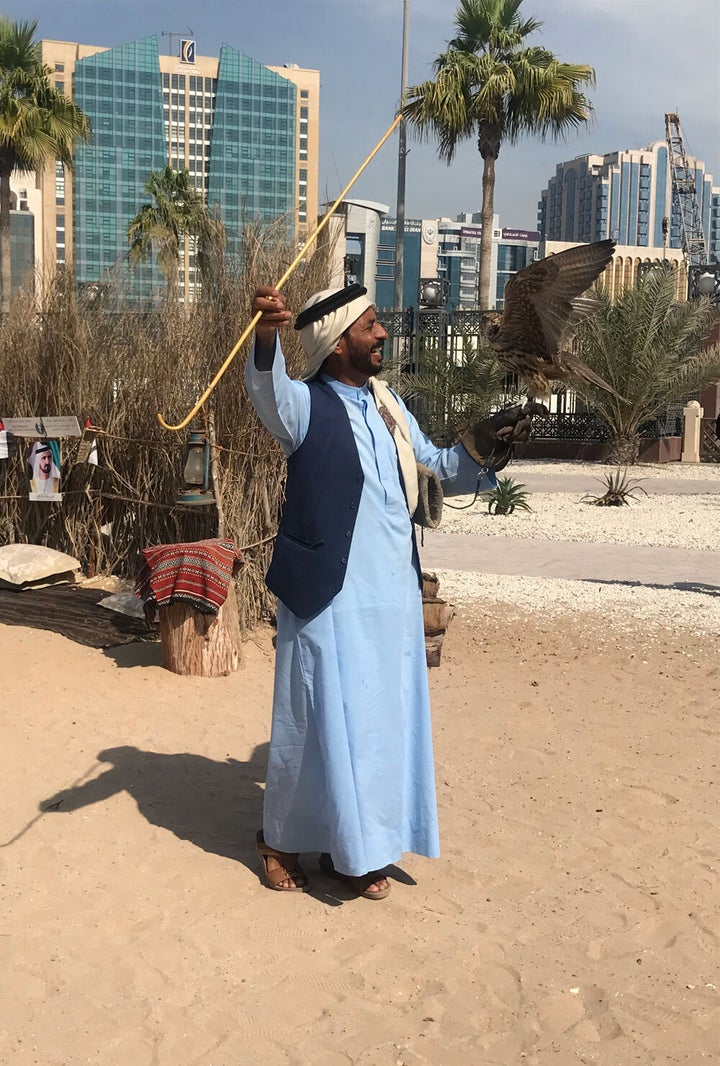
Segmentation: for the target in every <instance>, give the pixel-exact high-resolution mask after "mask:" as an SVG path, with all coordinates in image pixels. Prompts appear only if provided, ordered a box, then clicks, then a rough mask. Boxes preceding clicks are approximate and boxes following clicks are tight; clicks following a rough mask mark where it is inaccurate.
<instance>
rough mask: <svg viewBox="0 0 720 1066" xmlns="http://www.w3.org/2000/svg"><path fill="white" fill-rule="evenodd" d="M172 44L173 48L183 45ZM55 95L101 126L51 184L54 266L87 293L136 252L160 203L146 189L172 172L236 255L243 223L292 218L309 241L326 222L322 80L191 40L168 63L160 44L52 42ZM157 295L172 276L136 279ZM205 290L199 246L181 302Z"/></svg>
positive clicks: (150, 274) (188, 253)
mask: <svg viewBox="0 0 720 1066" xmlns="http://www.w3.org/2000/svg"><path fill="white" fill-rule="evenodd" d="M171 40H172V38H171ZM42 54H43V60H44V62H45V63H46V64H47V65H48V66H49V67H50V69H51V71H53V73H54V77H55V85H56V87H57V88H59V89H61V90H62V91H64V92H65V93H67V94H68V95H69V96H72V97H73V99H74V100H75V102H76V103H77V104H78V106H79V107H81V108H82V110H83V111H84V112H85V113H86V114H87V115H88V117H89V118H90V121H91V122H92V126H93V131H94V136H93V139H92V141H91V142H90V143H89V144H79V145H78V146H77V148H76V157H75V169H74V172H72V173H68V172H66V171H65V170H64V169H63V167H62V166H61V165H59V164H58V165H57V167H56V172H55V174H54V175H50V174H47V173H46V174H45V175H43V178H42V182H41V185H42V232H43V260H44V263H45V265H46V266H51V267H52V266H53V265H54V264H58V265H62V264H64V263H66V262H70V261H72V262H73V263H74V267H75V273H76V277H77V281H78V283H79V284H81V285H82V284H88V283H94V282H97V281H99V280H101V279H102V278H103V276H104V275H105V274H106V272H107V271H109V270H111V268H113V267H114V266H115V265H116V264H118V262H120V261H121V260H122V258H123V257H124V256H125V255H126V253H127V250H128V241H127V228H128V225H129V224H130V222H131V221H132V219H133V218H134V217H135V215H136V214H137V212H138V210H139V209H140V207H142V205H143V204H145V203H147V202H148V200H149V197H148V194H147V193H146V192H145V190H144V184H145V182H146V181H147V178H148V177H149V175H150V174H151V172H153V171H158V170H161V169H162V168H163V167H164V166H165V165H167V164H169V165H170V166H171V167H172V168H173V169H174V170H181V169H186V170H188V171H189V173H190V177H191V180H192V182H193V184H194V185H195V187H196V188H197V189H199V190H201V191H202V192H203V193H204V196H205V199H206V202H207V204H208V207H209V208H210V210H211V212H216V213H217V215H218V217H219V218H220V219H221V220H222V221H223V223H224V225H225V227H226V231H227V235H228V246H229V250H230V251H231V252H235V253H237V252H240V251H241V247H240V245H241V232H242V227H243V223H244V222H245V221H251V220H256V219H263V220H265V221H269V222H270V221H276V220H278V219H286V220H287V224H288V230H289V232H290V233H291V234H293V235H294V236H295V237H296V238H297V239H298V240H302V237H303V236H304V235H305V234H306V233H307V232H308V227H309V225H311V224H314V222H315V219H316V218H317V199H318V133H319V92H320V78H319V72H318V71H316V70H303V69H301V68H299V67H297V66H296V65H288V66H283V67H266V66H263V65H262V64H261V63H258V62H257V61H256V60H254V59H251V58H250V57H248V56H246V55H243V54H242V53H241V52H239V51H238V50H237V49H235V48H232V47H230V46H229V45H223V47H222V48H221V50H220V55H219V57H217V58H212V57H209V56H201V55H197V54H196V50H195V42H194V41H192V40H189V39H188V40H181V41H180V48H179V53H178V55H177V56H173V55H163V54H161V53H160V51H159V48H158V39H157V37H146V38H144V39H142V40H138V41H132V42H130V43H128V44H123V45H119V46H117V47H114V48H103V47H96V46H91V45H83V44H77V43H73V42H67V41H47V40H46V41H43V42H42ZM133 281H134V288H136V290H137V291H138V292H140V293H144V294H147V293H148V292H149V291H150V289H152V288H153V287H157V286H158V285H159V284H160V282H161V278H160V275H159V274H158V272H157V267H156V266H155V265H154V264H153V263H152V262H148V263H147V264H146V265H144V266H140V267H138V268H136V269H135V270H134V271H133ZM197 282H198V274H197V264H196V261H195V248H194V247H193V242H192V241H189V242H188V246H187V247H185V248H184V249H183V261H182V263H181V271H180V284H181V292H182V293H183V294H184V296H185V297H186V298H188V299H192V298H193V295H194V292H195V287H196V285H197Z"/></svg>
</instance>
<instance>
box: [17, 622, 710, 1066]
mask: <svg viewBox="0 0 720 1066" xmlns="http://www.w3.org/2000/svg"><path fill="white" fill-rule="evenodd" d="M568 618H571V621H568ZM568 618H566V620H565V621H564V622H561V621H558V620H557V619H552V620H549V619H548V618H547V617H544V616H543V614H542V612H535V613H530V614H526V613H523V612H522V611H520V610H513V611H512V612H511V613H510V614H508V613H506V611H505V610H504V608H503V607H502V605H496V606H494V607H487V606H485V607H481V606H479V605H475V606H472V605H467V606H465V607H463V608H461V609H460V610H459V611H458V614H457V615H456V617H455V619H454V620H453V622H452V624H451V627H450V630H449V632H448V636H447V638H446V641H445V646H444V650H443V662H442V665H441V667H440V668H439V669H436V670H432V671H431V673H430V677H431V686H432V694H433V708H434V721H435V734H436V756H437V770H438V774H437V778H438V793H439V808H440V819H441V832H442V843H443V856H442V858H441V859H440V860H439V861H435V862H432V861H429V860H425V859H420V858H418V857H416V856H406V859H405V861H404V862H403V863H402V868H391V871H390V873H391V876H392V878H393V890H392V893H391V895H390V898H389V899H388V900H386V901H384V902H382V903H373V902H369V901H366V900H362V899H353V898H351V897H350V896H349V895H347V894H345V893H344V892H343V890H342V889H341V888H340V887H339V886H337V884H336V883H335V882H332V881H328V880H326V879H324V878H323V877H322V876H320V875H319V874H316V875H315V876H314V878H313V886H314V887H313V891H312V893H311V894H307V895H299V894H295V895H284V896H283V895H280V894H279V893H273V892H270V891H269V890H267V889H266V888H264V887H263V885H262V884H261V882H260V880H259V877H258V865H257V860H256V858H255V855H254V850H253V838H254V832H255V829H256V827H257V826H258V824H259V822H260V811H261V803H262V781H263V778H264V766H265V760H266V754H267V740H268V731H269V706H270V695H271V684H272V647H271V640H270V633H269V632H262V633H258V634H256V635H255V636H254V638H253V639H252V640H251V641H250V642H248V644H247V645H246V649H245V651H246V664H245V667H244V669H243V670H242V671H241V672H240V673H238V674H236V675H234V676H232V677H229V678H223V679H218V680H213V681H207V680H206V681H201V680H198V679H188V678H180V677H176V676H174V675H172V674H169V673H167V672H166V671H164V670H163V669H162V668H161V667H160V665H159V648H158V647H157V646H153V645H134V646H127V647H123V648H120V649H116V650H114V651H112V652H110V653H103V652H100V651H94V650H91V649H88V648H84V647H81V646H79V645H77V644H74V643H72V642H70V641H68V640H66V639H64V638H63V637H60V636H57V635H55V634H53V633H41V632H38V631H32V630H29V629H23V628H14V627H5V628H2V629H1V630H0V676H1V677H2V702H3V706H4V711H3V715H2V735H1V738H0V740H1V750H2V765H3V817H2V837H3V839H2V849H0V881H1V882H2V887H1V889H0V892H1V896H0V911H1V913H2V918H1V919H0V951H1V952H2V965H1V966H0V1062H1V1063H2V1064H3V1066H79V1064H81V1063H83V1064H85V1063H91V1064H94V1066H195V1064H197V1066H201V1064H202V1066H244V1064H253V1066H254V1064H256V1063H257V1064H264V1066H280V1064H283V1066H286V1064H290V1066H301V1064H302V1066H426V1064H431V1066H483V1064H487V1066H490V1064H492V1066H517V1064H528V1066H550V1064H553V1066H565V1064H568V1066H569V1064H575V1063H596V1064H601V1066H645V1064H650V1063H652V1064H670V1063H672V1064H675V1063H678V1064H679V1063H683V1064H691V1066H697V1064H699V1063H701V1062H705V1061H717V1060H718V1058H719V1057H720V964H719V960H720V914H719V908H718V899H720V891H719V889H720V886H719V884H718V880H719V879H718V870H719V869H720V842H719V838H718V829H717V827H718V823H719V822H720V798H719V797H720V788H719V787H718V786H719V785H720V767H719V765H718V764H719V761H720V760H719V758H718V755H719V744H718V725H717V713H718V711H717V708H718V703H719V702H720V698H719V694H718V689H719V687H720V670H719V667H718V663H717V639H716V638H710V637H700V638H695V639H694V638H693V637H692V636H691V635H690V634H688V632H687V630H685V631H682V632H681V633H678V634H675V633H672V632H668V631H665V630H662V629H660V628H658V627H656V626H654V627H653V629H652V634H651V637H650V636H647V637H646V636H643V631H642V630H641V629H639V630H638V633H637V634H636V635H635V636H634V637H633V636H631V635H629V634H628V633H627V632H622V633H620V632H618V633H617V634H614V632H613V628H612V625H611V624H609V623H607V622H603V621H602V620H601V619H600V618H599V617H598V616H597V615H593V614H585V613H577V612H576V613H575V614H574V615H573V616H568ZM306 865H307V868H308V869H309V871H311V872H314V871H315V869H316V866H315V857H312V856H311V857H308V861H307V864H306Z"/></svg>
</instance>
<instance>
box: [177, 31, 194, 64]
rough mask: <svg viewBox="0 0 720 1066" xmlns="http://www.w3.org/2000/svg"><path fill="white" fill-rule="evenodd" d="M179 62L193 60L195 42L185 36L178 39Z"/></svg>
mask: <svg viewBox="0 0 720 1066" xmlns="http://www.w3.org/2000/svg"><path fill="white" fill-rule="evenodd" d="M180 62H181V63H194V62H195V42H194V41H191V40H188V38H186V37H183V38H182V39H181V41H180Z"/></svg>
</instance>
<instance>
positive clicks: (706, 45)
mask: <svg viewBox="0 0 720 1066" xmlns="http://www.w3.org/2000/svg"><path fill="white" fill-rule="evenodd" d="M455 10H456V4H455V2H454V0H409V24H410V32H409V62H408V81H409V83H410V84H411V85H412V84H416V83H418V82H420V81H424V80H425V79H426V78H428V77H430V76H431V74H432V61H433V59H434V58H435V56H436V55H437V53H438V52H440V51H443V50H444V47H445V44H446V42H447V41H448V40H449V39H450V38H451V37H452V36H453V34H454V26H453V15H454V12H455ZM0 11H2V12H3V13H4V14H7V15H9V16H10V17H11V18H16V19H34V18H37V19H38V20H39V27H38V33H39V36H40V37H48V38H53V39H55V40H69V41H81V42H83V43H85V44H97V45H108V46H110V45H116V44H122V43H123V42H125V41H130V40H135V39H137V38H139V37H145V36H148V35H151V34H157V35H158V38H159V41H160V50H161V51H163V52H166V51H168V50H169V40H170V39H169V38H167V37H165V38H163V37H162V36H161V34H162V31H166V32H167V31H174V32H179V33H186V32H187V31H189V30H192V31H193V33H192V35H193V36H194V37H195V39H196V41H197V51H198V54H201V55H215V56H216V55H218V52H219V49H220V46H221V45H222V44H223V43H226V44H229V45H232V46H233V47H234V48H237V49H239V50H240V51H241V52H245V53H246V54H247V55H249V56H252V57H253V58H254V59H257V60H259V61H260V62H262V63H265V64H268V65H273V66H279V65H282V64H283V63H297V64H298V65H299V66H301V67H309V68H313V69H318V70H320V72H321V97H320V138H321V145H320V190H321V199H324V198H327V199H334V198H335V197H336V196H337V195H338V193H339V192H340V190H341V189H342V188H343V186H344V185H345V184H346V183H347V182H348V181H349V180H350V178H351V177H352V175H353V174H354V173H355V171H356V170H357V168H358V166H359V165H360V163H361V162H362V161H363V159H364V158H365V157H366V156H367V155H368V153H369V152H370V150H371V149H372V148H373V146H374V145H375V144H376V143H377V141H378V140H379V139H380V137H381V136H382V134H383V133H384V132H385V130H386V129H387V128H388V126H389V125H390V123H391V122H392V119H393V115H394V113H395V109H396V106H397V103H398V99H399V95H400V63H401V45H402V22H403V0H334V2H331V0H272V3H262V2H261V3H257V2H256V3H251V2H247V0H235V2H228V0H205V3H203V4H199V3H198V2H197V0H193V2H192V3H191V2H189V0H122V2H116V0H30V2H28V0H20V2H18V0H4V2H3V0H0ZM523 13H524V14H525V15H526V16H527V15H532V16H533V17H535V18H537V19H539V20H540V21H542V22H543V27H542V29H541V30H540V31H539V33H538V34H536V35H535V36H534V37H533V38H532V41H533V42H534V43H539V44H543V45H544V46H545V47H547V48H549V49H551V50H552V51H553V52H555V53H556V54H557V55H558V57H559V58H560V59H562V60H565V61H568V62H575V63H589V64H590V65H592V66H593V67H594V68H595V70H596V73H597V88H596V89H595V90H593V91H592V93H591V98H592V101H593V103H594V106H595V117H594V120H593V122H592V124H591V125H590V127H589V128H588V129H587V130H585V131H584V132H583V133H582V134H581V135H580V136H574V135H571V136H570V137H569V138H568V140H567V141H564V142H560V143H552V142H551V143H548V144H545V145H543V144H540V143H539V142H536V141H533V140H524V141H523V142H521V143H520V144H519V145H517V146H516V147H510V146H505V147H504V148H503V149H502V151H501V153H500V158H499V160H498V164H497V170H496V180H497V185H496V199H495V207H496V211H499V213H500V216H501V223H502V224H503V225H504V226H515V227H521V228H527V229H534V228H535V223H536V213H537V201H538V198H539V195H540V191H541V189H543V188H544V187H545V186H546V184H547V181H548V178H549V177H550V176H551V175H552V174H553V172H554V168H555V164H556V163H557V162H559V161H561V160H565V159H573V158H574V157H575V156H577V155H581V154H583V153H586V152H594V153H598V154H603V153H605V152H611V151H615V150H618V149H622V148H640V147H643V146H644V145H646V144H649V143H651V142H652V141H654V140H659V139H662V138H664V136H665V124H664V115H665V112H666V111H677V112H678V113H679V115H680V119H681V123H682V129H683V134H684V137H685V143H686V148H687V149H688V151H689V152H690V153H691V154H693V155H695V156H696V157H697V158H699V159H701V160H703V161H704V162H705V164H706V167H707V168H708V170H709V171H710V172H711V173H712V174H713V175H714V180H715V184H716V185H720V108H719V107H718V101H719V100H720V0H525V3H524V5H523ZM188 35H189V34H188ZM174 45H175V48H177V40H175V41H174ZM409 147H410V154H409V156H408V164H407V207H406V215H407V217H409V218H412V217H421V216H422V217H437V216H440V215H448V216H451V217H452V216H454V215H456V214H458V213H459V212H460V211H478V210H479V209H480V175H481V159H480V156H479V154H478V152H477V148H476V147H475V144H474V143H473V142H472V141H471V142H468V143H467V144H465V145H463V147H462V148H461V149H460V150H459V151H458V154H457V157H456V160H455V162H454V163H453V165H452V166H451V167H448V166H446V165H445V164H443V163H440V162H439V161H438V160H437V156H436V154H435V149H434V146H433V145H432V144H431V143H430V144H428V143H425V144H419V143H418V142H417V141H415V140H414V139H410V141H409ZM396 194H397V138H396V136H393V138H392V139H390V140H389V141H388V142H387V144H386V145H385V146H384V148H383V149H382V150H381V152H380V153H379V155H378V156H377V157H376V158H375V160H374V161H373V162H372V163H371V164H370V167H369V168H368V170H367V171H366V172H365V174H364V175H363V176H362V177H361V178H360V179H359V181H358V182H357V184H356V185H355V187H354V188H353V191H352V195H353V196H356V197H360V198H364V199H369V200H376V201H380V202H381V203H385V204H388V205H389V206H390V208H391V213H394V211H395V202H396Z"/></svg>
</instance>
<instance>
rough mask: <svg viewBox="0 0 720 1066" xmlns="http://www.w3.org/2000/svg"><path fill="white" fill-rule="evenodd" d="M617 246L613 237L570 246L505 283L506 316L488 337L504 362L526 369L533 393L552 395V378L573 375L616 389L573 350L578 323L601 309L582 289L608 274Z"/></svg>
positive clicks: (512, 369) (511, 369)
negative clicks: (573, 246) (606, 272)
mask: <svg viewBox="0 0 720 1066" xmlns="http://www.w3.org/2000/svg"><path fill="white" fill-rule="evenodd" d="M614 249H615V242H614V241H611V240H606V241H596V242H595V243H594V244H580V245H577V246H576V247H575V248H568V249H566V251H564V252H558V254H557V255H551V256H548V257H547V258H545V259H540V260H538V261H537V262H536V263H532V264H531V265H530V266H529V267H526V268H525V270H521V271H519V272H518V273H517V274H515V275H514V276H513V277H512V278H510V280H509V281H508V283H507V285H506V286H505V307H504V311H503V315H502V319H501V321H500V325H499V326H494V327H491V328H490V329H489V330H488V338H489V340H490V343H491V344H492V347H493V350H494V351H495V354H496V355H497V357H498V360H499V361H500V363H501V364H502V365H503V366H504V367H505V368H506V369H507V370H508V371H509V372H510V373H513V374H519V375H520V377H521V378H522V379H523V381H524V382H525V384H526V385H527V389H528V393H529V395H530V396H531V397H532V398H535V397H539V398H547V397H548V396H549V395H550V393H551V391H552V387H551V384H550V382H551V381H567V382H572V380H573V378H576V379H578V378H579V379H580V380H581V381H588V382H591V383H592V384H594V385H597V386H599V387H600V388H602V389H606V390H607V391H608V392H612V393H615V390H614V389H613V388H612V386H611V385H608V383H607V382H606V381H603V379H602V378H601V377H599V376H598V375H597V374H596V373H595V372H594V371H592V370H591V369H590V367H588V366H586V365H585V363H583V361H582V360H581V359H579V358H578V357H577V356H576V355H574V354H573V353H572V352H571V351H569V350H568V346H569V344H570V341H571V338H572V333H573V330H574V328H575V326H576V325H577V324H578V322H580V321H581V320H582V319H583V318H586V317H587V316H588V315H589V314H592V313H594V311H596V310H597V309H598V305H597V303H596V302H595V301H593V300H590V299H584V300H583V299H581V298H580V297H581V294H582V293H584V292H585V291H586V289H589V288H590V286H591V285H592V284H593V282H594V281H596V279H597V278H598V277H599V276H600V274H602V272H603V270H604V269H605V267H606V266H607V264H608V263H609V262H610V260H611V259H612V255H613V251H614ZM615 395H617V393H615Z"/></svg>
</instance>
